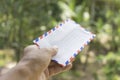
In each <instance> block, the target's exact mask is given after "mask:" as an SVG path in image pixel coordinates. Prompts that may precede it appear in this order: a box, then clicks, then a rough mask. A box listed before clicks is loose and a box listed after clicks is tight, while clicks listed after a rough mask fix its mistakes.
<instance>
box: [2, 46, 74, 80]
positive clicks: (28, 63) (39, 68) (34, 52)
mask: <svg viewBox="0 0 120 80" xmlns="http://www.w3.org/2000/svg"><path fill="white" fill-rule="evenodd" d="M56 53H57V48H41V49H40V48H38V47H37V46H36V45H30V46H28V47H26V48H25V49H24V55H23V57H22V58H21V60H20V61H19V63H18V64H17V65H16V66H15V67H14V68H13V69H11V70H10V71H8V72H7V73H6V74H4V75H2V76H0V80H47V79H48V78H49V77H50V76H53V75H55V74H58V73H60V72H63V71H65V70H68V69H70V68H71V67H72V65H71V64H70V65H68V66H66V67H62V66H60V65H59V64H57V63H55V62H53V61H51V58H52V56H54V55H55V54H56Z"/></svg>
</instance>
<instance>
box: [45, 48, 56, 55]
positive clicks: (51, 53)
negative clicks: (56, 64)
mask: <svg viewBox="0 0 120 80" xmlns="http://www.w3.org/2000/svg"><path fill="white" fill-rule="evenodd" d="M45 49H46V50H47V51H48V53H49V54H50V55H51V56H52V57H53V56H55V55H56V54H57V52H58V48H57V47H56V46H53V47H52V48H45Z"/></svg>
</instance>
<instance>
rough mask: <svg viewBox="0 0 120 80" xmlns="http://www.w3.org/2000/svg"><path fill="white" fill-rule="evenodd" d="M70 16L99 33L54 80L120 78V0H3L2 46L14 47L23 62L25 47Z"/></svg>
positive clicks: (0, 9) (0, 11) (0, 10)
mask: <svg viewBox="0 0 120 80" xmlns="http://www.w3.org/2000/svg"><path fill="white" fill-rule="evenodd" d="M68 17H70V18H72V19H74V20H75V21H76V22H78V23H80V24H81V25H82V26H83V27H85V28H86V29H88V30H90V31H92V32H93V33H95V34H96V35H97V36H96V38H95V40H94V41H92V42H91V43H90V45H89V46H88V47H86V48H85V49H84V51H83V52H82V53H81V54H80V55H79V56H77V58H76V61H75V62H74V63H73V68H72V70H70V71H68V72H66V73H62V74H60V75H58V76H55V77H53V80H61V79H63V80H73V79H74V80H79V79H81V80H119V79H120V64H119V62H120V59H119V58H120V45H119V44H120V0H1V2H0V48H1V49H8V48H10V49H14V50H15V54H14V55H15V57H14V58H15V60H16V61H19V59H20V56H21V55H22V51H23V48H24V47H25V46H27V45H30V44H32V40H33V39H34V38H36V37H38V36H39V35H41V34H43V33H44V32H46V31H48V30H49V29H51V28H52V27H54V26H55V25H57V23H59V22H60V21H61V20H64V19H66V18H68ZM0 55H1V54H0ZM1 56H2V55H1ZM0 58H2V59H3V60H4V58H3V57H0ZM14 58H12V59H14ZM0 60H1V59H0ZM2 64H3V63H2Z"/></svg>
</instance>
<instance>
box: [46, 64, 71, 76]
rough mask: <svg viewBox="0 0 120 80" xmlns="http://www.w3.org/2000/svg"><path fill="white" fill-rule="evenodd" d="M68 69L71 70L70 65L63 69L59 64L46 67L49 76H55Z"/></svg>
mask: <svg viewBox="0 0 120 80" xmlns="http://www.w3.org/2000/svg"><path fill="white" fill-rule="evenodd" d="M70 68H72V64H69V65H67V66H65V67H62V66H60V65H59V64H57V63H55V62H51V65H50V66H49V67H48V70H49V75H50V76H53V75H56V74H58V73H61V72H64V71H67V70H69V69H70Z"/></svg>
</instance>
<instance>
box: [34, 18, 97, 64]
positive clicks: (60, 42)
mask: <svg viewBox="0 0 120 80" xmlns="http://www.w3.org/2000/svg"><path fill="white" fill-rule="evenodd" d="M57 27H58V28H57ZM41 37H42V38H40V37H39V38H37V39H36V40H34V41H33V42H34V43H35V44H37V45H39V47H40V48H45V47H52V46H57V47H58V53H57V54H56V55H55V56H54V57H53V58H52V60H54V61H56V62H57V63H58V64H60V65H62V66H66V65H68V64H69V63H70V62H71V59H73V58H75V56H76V55H77V54H78V52H77V51H81V50H82V49H83V48H84V45H87V44H88V43H89V42H90V41H91V40H92V39H93V38H94V37H95V35H94V34H92V33H91V32H88V31H86V30H85V29H84V28H82V27H81V26H80V25H79V24H77V23H75V22H74V21H72V20H70V19H69V20H66V21H65V22H64V23H61V24H60V25H58V26H56V27H55V28H53V29H51V30H50V32H47V33H45V34H43V35H42V36H41Z"/></svg>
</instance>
